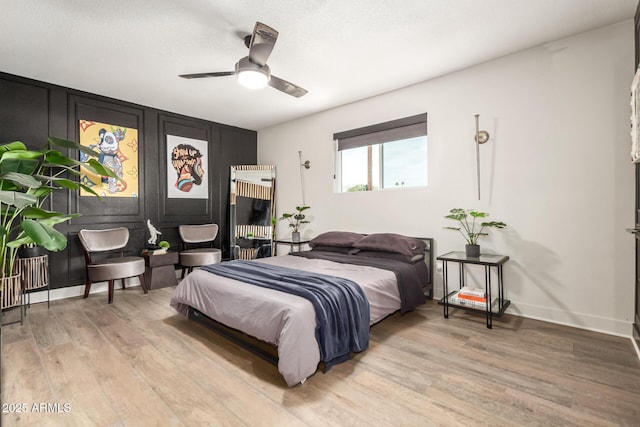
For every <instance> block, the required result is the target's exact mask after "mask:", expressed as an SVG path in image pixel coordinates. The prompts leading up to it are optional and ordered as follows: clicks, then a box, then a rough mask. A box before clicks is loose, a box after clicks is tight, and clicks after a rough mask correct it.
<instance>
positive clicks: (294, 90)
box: [269, 74, 307, 98]
mask: <svg viewBox="0 0 640 427" xmlns="http://www.w3.org/2000/svg"><path fill="white" fill-rule="evenodd" d="M269 86H271V87H273V88H276V89H278V90H280V91H282V92H284V93H286V94H287V95H291V96H295V97H296V98H300V97H301V96H304V95H306V93H307V90H306V89H302V88H301V87H300V86H296V85H294V84H293V83H289V82H288V81H286V80H282V79H281V78H279V77H276V76H274V75H273V74H272V75H271V79H270V80H269Z"/></svg>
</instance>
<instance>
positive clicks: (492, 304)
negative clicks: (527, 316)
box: [436, 252, 511, 329]
mask: <svg viewBox="0 0 640 427" xmlns="http://www.w3.org/2000/svg"><path fill="white" fill-rule="evenodd" d="M436 259H437V260H438V261H442V276H443V280H442V283H443V285H444V295H445V296H444V298H442V299H441V300H440V301H439V302H438V304H441V305H443V307H444V317H445V318H448V317H449V307H455V308H461V309H463V310H469V311H475V312H484V313H485V314H486V316H487V328H489V329H491V328H492V327H493V316H500V315H501V314H502V313H504V311H505V310H506V309H507V307H509V304H510V303H511V301H509V300H507V299H505V298H504V280H503V274H502V267H503V265H504V263H506V262H507V261H508V260H509V257H508V256H506V255H480V256H479V257H468V256H467V255H466V254H465V253H464V252H449V253H446V254H444V255H440V256H439V257H437V258H436ZM450 262H453V263H457V264H458V268H459V274H460V284H459V288H460V289H461V288H462V287H463V286H464V285H465V277H464V270H465V265H468V264H470V265H480V266H483V267H484V288H485V295H486V300H487V301H486V303H485V304H482V303H480V304H472V303H466V304H465V303H462V302H461V301H460V300H459V299H458V298H457V294H458V291H452V292H450V291H449V278H448V274H447V273H448V263H450ZM492 268H494V269H496V270H497V275H498V296H497V297H496V298H492V295H491V269H492Z"/></svg>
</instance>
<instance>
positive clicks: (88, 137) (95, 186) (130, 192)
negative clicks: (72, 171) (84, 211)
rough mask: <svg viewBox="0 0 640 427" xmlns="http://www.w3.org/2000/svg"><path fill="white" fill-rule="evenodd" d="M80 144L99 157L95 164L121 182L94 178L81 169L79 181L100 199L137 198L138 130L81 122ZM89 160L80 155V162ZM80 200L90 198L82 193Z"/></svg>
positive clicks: (87, 193) (87, 194)
mask: <svg viewBox="0 0 640 427" xmlns="http://www.w3.org/2000/svg"><path fill="white" fill-rule="evenodd" d="M79 124H80V144H81V145H84V146H85V147H89V148H91V149H92V150H94V151H97V152H98V153H100V156H99V157H98V161H99V162H100V163H102V165H103V166H105V167H108V168H109V169H111V170H112V171H113V172H114V173H115V174H116V175H117V176H118V178H120V179H115V178H110V177H104V176H98V175H94V174H93V173H91V172H89V171H88V170H87V169H85V168H81V169H80V180H81V181H82V183H83V184H84V185H86V186H88V187H90V188H91V189H92V190H93V191H95V192H96V193H98V194H99V195H100V196H102V197H138V194H139V189H138V187H139V183H138V130H137V129H133V128H126V127H123V126H118V125H112V124H107V123H99V122H92V121H89V120H80V123H79ZM87 160H88V158H86V156H83V155H82V154H81V156H80V161H87ZM80 195H81V196H91V197H94V195H93V194H91V193H89V192H87V191H85V190H83V189H81V190H80Z"/></svg>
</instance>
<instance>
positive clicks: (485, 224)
mask: <svg viewBox="0 0 640 427" xmlns="http://www.w3.org/2000/svg"><path fill="white" fill-rule="evenodd" d="M488 216H489V214H488V213H486V212H479V211H474V210H471V209H460V208H455V209H451V210H450V211H449V215H447V216H445V218H447V219H452V220H454V221H457V222H458V224H460V226H459V227H445V228H447V229H449V230H457V231H458V232H460V234H462V237H464V239H465V240H466V242H467V245H466V246H465V252H466V254H467V256H468V257H479V256H480V245H478V239H479V238H480V236H487V235H488V233H485V232H484V230H485V229H486V228H489V227H495V228H504V227H506V226H507V224H505V223H504V222H502V221H482V218H486V217H488ZM469 217H471V219H470V218H469ZM478 219H480V220H479V221H476V220H478Z"/></svg>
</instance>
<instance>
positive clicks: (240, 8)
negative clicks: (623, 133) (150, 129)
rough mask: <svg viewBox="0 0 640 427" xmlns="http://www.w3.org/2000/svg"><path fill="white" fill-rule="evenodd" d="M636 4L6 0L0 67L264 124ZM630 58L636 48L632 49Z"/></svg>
mask: <svg viewBox="0 0 640 427" xmlns="http://www.w3.org/2000/svg"><path fill="white" fill-rule="evenodd" d="M636 4H637V0H533V1H532V0H368V1H367V0H305V1H293V0H290V1H287V0H270V1H259V0H154V1H151V0H57V1H42V0H2V3H1V6H0V11H1V12H0V71H3V72H6V73H11V74H17V75H21V76H25V77H30V78H34V79H37V80H42V81H46V82H49V83H54V84H58V85H63V86H68V87H71V88H75V89H80V90H84V91H88V92H92V93H97V94H100V95H105V96H109V97H113V98H117V99H122V100H126V101H130V102H134V103H138V104H142V105H146V106H150V107H155V108H159V109H163V110H167V111H172V112H176V113H180V114H185V115H188V116H193V117H199V118H203V119H207V120H212V121H216V122H219V123H225V124H229V125H233V126H239V127H243V128H248V129H254V130H258V129H262V128H265V127H269V126H272V125H275V124H278V123H281V122H285V121H288V120H291V119H294V118H297V117H301V116H305V115H308V114H312V113H315V112H318V111H322V110H326V109H329V108H332V107H336V106H338V105H342V104H346V103H349V102H353V101H356V100H359V99H363V98H367V97H370V96H374V95H377V94H380V93H384V92H388V91H391V90H394V89H397V88H400V87H404V86H408V85H410V84H413V83H417V82H420V81H424V80H428V79H431V78H434V77H436V76H440V75H443V74H447V73H450V72H452V71H455V70H459V69H462V68H465V67H469V66H471V65H474V64H477V63H481V62H484V61H487V60H490V59H493V58H497V57H500V56H503V55H506V54H509V53H513V52H516V51H519V50H523V49H526V48H530V47H533V46H537V45H540V44H543V43H545V42H549V41H553V40H557V39H559V38H562V37H566V36H570V35H573V34H578V33H580V32H583V31H587V30H590V29H594V28H598V27H602V26H605V25H609V24H613V23H616V22H621V21H624V20H627V19H631V18H633V14H634V12H635V8H636ZM256 21H260V22H263V23H265V24H267V25H269V26H271V27H273V28H275V29H276V30H278V31H279V32H280V36H279V38H278V41H277V43H276V46H275V49H274V50H273V53H272V54H271V57H270V58H269V61H268V63H269V66H270V67H271V70H272V73H273V74H274V75H276V76H278V77H280V78H283V79H285V80H288V81H290V82H292V83H295V84H298V85H300V86H302V87H304V88H305V89H307V90H308V91H309V93H308V94H307V95H306V96H304V97H302V98H299V99H296V98H294V97H291V96H288V95H285V94H283V93H281V92H279V91H277V90H275V89H273V88H271V87H267V88H265V89H262V90H259V91H251V90H249V89H245V88H243V87H241V86H240V85H238V83H237V81H236V80H235V77H233V76H230V77H218V78H210V79H201V80H185V79H181V78H179V77H178V74H186V73H196V72H205V71H231V70H233V67H234V64H235V63H236V62H237V60H238V59H240V58H241V57H243V56H246V54H247V49H246V47H245V46H244V44H243V41H242V35H244V34H248V33H250V32H251V31H252V30H253V26H254V24H255V22H256ZM629 55H633V52H629Z"/></svg>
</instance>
